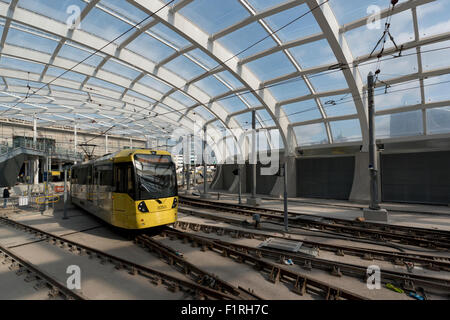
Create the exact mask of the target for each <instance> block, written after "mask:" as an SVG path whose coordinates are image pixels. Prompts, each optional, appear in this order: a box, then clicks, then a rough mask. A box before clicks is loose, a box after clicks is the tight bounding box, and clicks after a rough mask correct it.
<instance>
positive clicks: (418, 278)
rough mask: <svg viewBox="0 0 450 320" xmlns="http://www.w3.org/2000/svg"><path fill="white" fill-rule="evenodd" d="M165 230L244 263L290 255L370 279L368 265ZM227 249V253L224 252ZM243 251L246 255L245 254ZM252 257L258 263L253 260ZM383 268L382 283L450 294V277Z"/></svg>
mask: <svg viewBox="0 0 450 320" xmlns="http://www.w3.org/2000/svg"><path fill="white" fill-rule="evenodd" d="M163 233H164V234H166V235H167V236H169V237H170V238H172V239H173V238H178V239H182V240H183V241H185V242H186V241H189V242H192V243H195V244H196V246H199V247H201V248H202V249H203V250H206V249H211V250H214V249H215V250H219V251H221V252H222V255H225V256H230V255H235V258H236V259H237V260H240V262H245V261H246V260H249V259H248V256H251V257H256V258H258V259H259V260H258V261H257V263H258V264H260V263H261V259H262V258H270V259H273V260H276V261H278V262H280V263H282V262H283V261H284V260H285V259H286V258H289V259H291V260H293V261H294V262H295V263H296V264H297V265H300V266H301V267H302V268H303V269H306V270H312V269H313V268H315V269H321V270H325V271H329V272H331V274H332V275H335V276H338V277H341V276H342V275H343V274H344V275H348V276H352V277H356V278H358V279H360V280H363V281H366V280H367V277H368V275H367V267H366V266H360V265H355V264H349V263H341V262H337V261H330V260H325V259H320V258H316V257H313V256H307V255H305V254H301V253H300V254H299V253H293V252H287V251H284V252H283V251H278V250H273V249H264V248H257V247H251V246H245V245H239V244H236V243H231V242H227V241H222V240H218V239H215V238H211V237H207V236H197V235H194V234H192V233H187V232H183V231H180V230H177V229H170V228H166V229H164V231H163ZM224 252H226V253H225V254H224ZM230 252H231V253H230ZM243 254H245V256H242V255H243ZM250 260H251V261H252V262H253V263H255V261H254V260H253V259H250ZM272 268H274V265H272ZM380 271H381V272H380V274H381V281H382V283H395V284H397V285H399V286H401V287H402V288H403V289H405V290H407V291H414V292H415V291H416V290H417V288H421V290H423V287H426V288H427V289H428V290H429V289H434V290H436V289H437V290H438V291H439V292H438V293H436V294H439V295H442V296H446V297H449V296H450V280H448V279H441V278H436V277H429V276H423V275H417V274H411V273H404V272H398V271H388V270H380ZM419 286H422V287H419Z"/></svg>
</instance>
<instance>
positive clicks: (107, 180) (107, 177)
mask: <svg viewBox="0 0 450 320" xmlns="http://www.w3.org/2000/svg"><path fill="white" fill-rule="evenodd" d="M112 180H113V179H112V170H101V171H100V185H101V186H111V185H112Z"/></svg>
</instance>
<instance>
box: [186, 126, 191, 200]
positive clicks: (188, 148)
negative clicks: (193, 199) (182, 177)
mask: <svg viewBox="0 0 450 320" xmlns="http://www.w3.org/2000/svg"><path fill="white" fill-rule="evenodd" d="M186 140H187V141H186V155H187V159H186V161H187V162H186V182H187V183H186V190H188V191H189V190H190V189H191V136H190V135H188V136H186Z"/></svg>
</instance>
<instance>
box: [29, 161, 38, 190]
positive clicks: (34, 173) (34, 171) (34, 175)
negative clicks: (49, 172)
mask: <svg viewBox="0 0 450 320" xmlns="http://www.w3.org/2000/svg"><path fill="white" fill-rule="evenodd" d="M30 162H31V172H30V173H31V183H32V184H39V158H37V157H36V158H34V159H31V160H30Z"/></svg>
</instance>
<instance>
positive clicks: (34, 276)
mask: <svg viewBox="0 0 450 320" xmlns="http://www.w3.org/2000/svg"><path fill="white" fill-rule="evenodd" d="M0 259H1V260H3V261H2V263H3V264H9V269H10V270H11V271H13V272H15V273H16V274H17V275H18V276H21V275H26V277H25V279H24V280H25V282H36V284H35V285H34V288H35V289H41V288H47V289H48V290H49V292H48V295H49V297H51V298H56V297H62V298H63V299H67V300H85V299H86V298H85V297H84V296H83V295H82V294H80V293H77V292H75V291H72V290H70V289H68V288H67V287H66V286H64V285H63V284H61V283H60V282H59V281H58V280H57V279H55V278H54V277H52V276H50V275H49V274H47V273H46V272H44V271H43V270H40V269H39V268H37V267H36V266H34V265H33V264H32V263H31V262H29V261H27V260H26V259H25V258H23V257H21V256H19V255H17V254H15V253H13V252H12V251H10V250H8V249H7V248H5V247H3V246H0Z"/></svg>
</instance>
